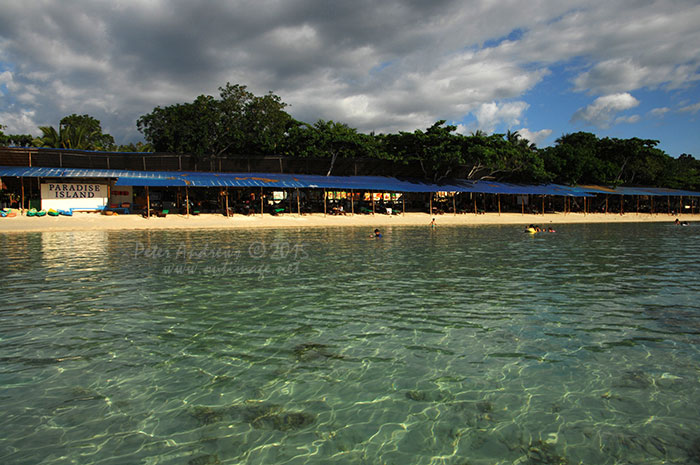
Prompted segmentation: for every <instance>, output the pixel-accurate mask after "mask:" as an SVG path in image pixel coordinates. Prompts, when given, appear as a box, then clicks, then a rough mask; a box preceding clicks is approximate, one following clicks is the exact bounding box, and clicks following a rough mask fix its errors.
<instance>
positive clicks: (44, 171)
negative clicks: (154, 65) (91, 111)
mask: <svg viewBox="0 0 700 465" xmlns="http://www.w3.org/2000/svg"><path fill="white" fill-rule="evenodd" d="M0 176H12V177H39V178H106V179H116V180H117V181H116V183H115V185H117V186H160V187H169V186H190V187H264V188H271V189H295V188H300V189H301V188H306V189H309V188H310V189H331V190H333V189H337V190H350V189H355V190H358V191H363V190H364V191H383V192H472V193H484V194H514V195H556V196H570V197H592V196H594V195H595V194H601V193H605V194H614V195H652V196H667V195H673V196H679V195H682V196H700V192H692V191H681V190H675V189H665V188H651V187H645V188H641V187H640V188H636V187H617V188H615V189H611V188H607V187H603V186H577V187H568V186H562V185H558V184H542V185H520V184H510V183H503V182H493V181H472V180H467V179H456V180H450V181H446V182H443V183H437V184H433V183H428V182H423V181H420V180H416V179H403V178H402V179H399V178H392V177H387V176H319V175H309V174H281V173H213V172H202V171H129V170H109V169H86V168H46V167H33V166H19V167H17V166H0Z"/></svg>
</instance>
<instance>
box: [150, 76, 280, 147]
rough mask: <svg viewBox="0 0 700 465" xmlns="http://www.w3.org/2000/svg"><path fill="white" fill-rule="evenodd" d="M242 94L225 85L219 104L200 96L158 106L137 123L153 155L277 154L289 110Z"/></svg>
mask: <svg viewBox="0 0 700 465" xmlns="http://www.w3.org/2000/svg"><path fill="white" fill-rule="evenodd" d="M246 89H247V88H246V86H242V85H238V84H236V85H231V84H230V83H227V84H226V86H224V87H221V88H219V91H220V94H219V97H220V98H219V99H216V98H214V97H212V96H210V95H200V96H199V97H197V98H196V99H195V100H194V102H192V103H181V104H175V105H169V106H167V107H163V108H161V107H156V108H155V109H154V110H153V111H152V112H151V113H148V114H146V115H143V116H141V117H140V118H139V119H138V121H137V123H136V124H137V127H138V129H139V131H141V132H142V133H143V135H144V137H145V138H146V141H147V142H148V143H150V144H151V145H152V146H153V148H154V150H155V151H157V152H173V153H189V154H192V155H195V156H197V157H200V158H201V157H207V156H221V155H223V154H228V153H246V154H274V153H277V152H278V151H279V150H280V149H281V147H282V146H283V143H284V139H285V135H286V132H287V129H289V127H290V126H291V124H292V121H293V120H292V117H291V116H289V114H288V113H287V112H285V111H284V108H285V107H286V106H287V105H286V104H285V103H283V102H282V100H281V99H280V98H279V97H278V96H276V95H274V94H272V93H269V94H266V95H263V96H255V95H254V94H253V93H251V92H249V91H248V90H246Z"/></svg>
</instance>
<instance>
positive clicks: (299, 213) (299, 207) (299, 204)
mask: <svg viewBox="0 0 700 465" xmlns="http://www.w3.org/2000/svg"><path fill="white" fill-rule="evenodd" d="M280 160H281V159H280ZM297 214H298V215H299V216H301V195H299V188H298V187H297Z"/></svg>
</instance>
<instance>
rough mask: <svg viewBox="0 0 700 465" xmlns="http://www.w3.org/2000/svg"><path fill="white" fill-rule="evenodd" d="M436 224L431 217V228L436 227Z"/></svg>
mask: <svg viewBox="0 0 700 465" xmlns="http://www.w3.org/2000/svg"><path fill="white" fill-rule="evenodd" d="M436 226H437V225H436V224H435V218H433V221H431V222H430V227H431V228H434V227H436Z"/></svg>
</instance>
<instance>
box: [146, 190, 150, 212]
mask: <svg viewBox="0 0 700 465" xmlns="http://www.w3.org/2000/svg"><path fill="white" fill-rule="evenodd" d="M150 217H151V194H150V192H149V190H148V186H146V218H150Z"/></svg>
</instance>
